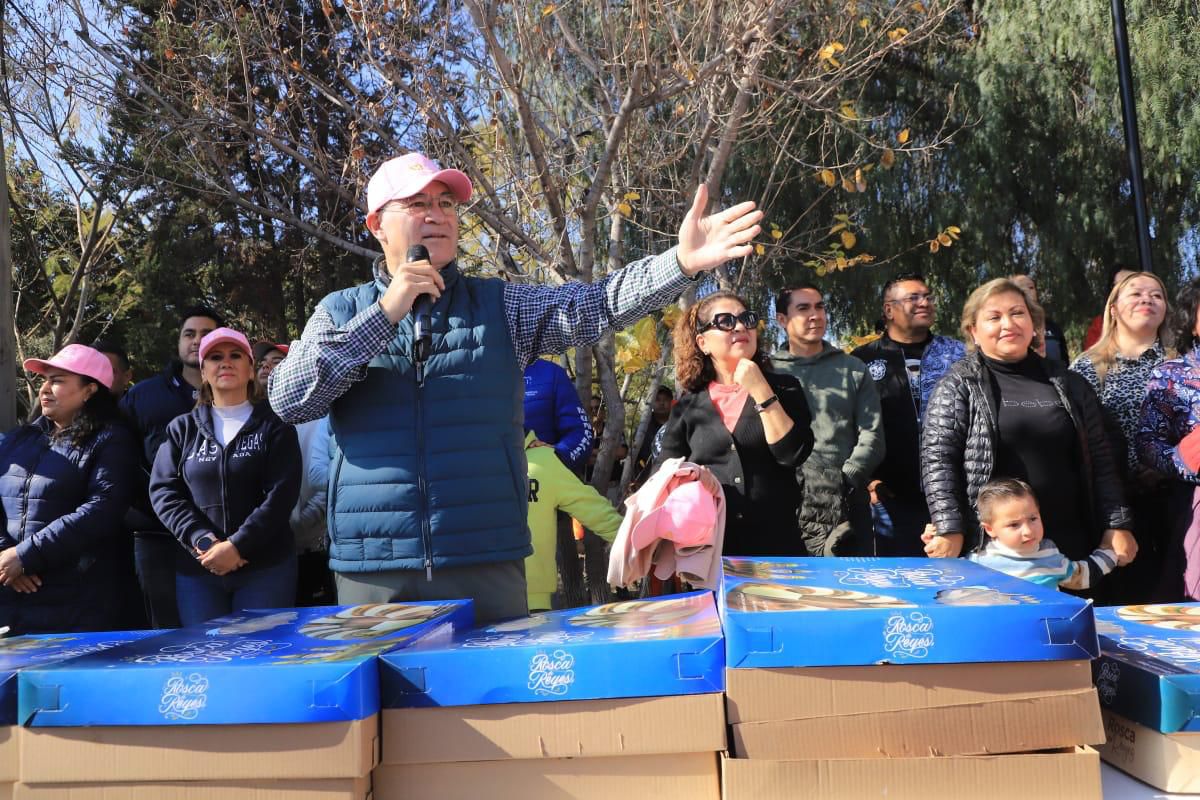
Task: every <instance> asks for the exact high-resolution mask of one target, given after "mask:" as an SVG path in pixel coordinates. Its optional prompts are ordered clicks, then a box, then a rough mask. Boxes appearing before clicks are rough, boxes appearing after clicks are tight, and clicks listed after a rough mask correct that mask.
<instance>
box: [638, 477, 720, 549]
mask: <svg viewBox="0 0 1200 800" xmlns="http://www.w3.org/2000/svg"><path fill="white" fill-rule="evenodd" d="M716 526H717V505H716V501H715V500H714V499H713V496H712V494H710V493H709V491H708V490H707V489H705V488H704V487H703V486H702V485H700V481H688V482H687V483H681V484H679V485H678V486H676V487H675V488H674V489H672V490H671V493H670V494H668V495H667V497H666V499H665V500H664V501H663V504H662V505H661V506H659V507H658V508H656V509H654V510H653V511H651V512H650V513H649V514H647V515H646V516H645V517H644V518H643V519H641V520H639V521H638V524H637V525H636V526H635V527H634V529H633V531H632V533H631V538H632V540H633V546H634V547H635V548H636V549H638V550H641V549H643V548H646V547H648V546H650V545H651V544H652V543H653V542H654V540H656V539H666V540H667V541H671V542H674V543H675V544H676V546H677V547H699V546H701V545H710V544H712V543H713V532H714V529H715V528H716Z"/></svg>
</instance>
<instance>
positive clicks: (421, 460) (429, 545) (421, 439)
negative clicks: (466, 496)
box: [413, 371, 433, 581]
mask: <svg viewBox="0 0 1200 800" xmlns="http://www.w3.org/2000/svg"><path fill="white" fill-rule="evenodd" d="M423 377H424V376H423V375H421V376H418V375H417V373H416V372H415V371H414V372H413V379H414V382H415V384H416V385H415V386H414V387H413V406H414V408H415V409H416V414H417V494H418V495H420V498H421V500H420V503H421V509H420V514H421V544H422V546H423V547H424V548H425V580H426V581H432V580H433V533H432V532H431V531H430V527H429V495H428V492H427V489H426V486H425V410H424V408H422V406H421V384H422V383H423V381H422V378H423Z"/></svg>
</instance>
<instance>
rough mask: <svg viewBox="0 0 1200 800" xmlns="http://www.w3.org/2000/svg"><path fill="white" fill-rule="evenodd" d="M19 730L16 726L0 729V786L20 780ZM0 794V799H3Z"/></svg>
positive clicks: (0, 793) (1, 793)
mask: <svg viewBox="0 0 1200 800" xmlns="http://www.w3.org/2000/svg"><path fill="white" fill-rule="evenodd" d="M20 736H21V729H20V728H18V727H17V726H16V725H5V726H3V727H0V785H3V784H5V783H11V782H13V781H17V780H20V778H21V740H20ZM3 796H4V795H3V792H0V797H3Z"/></svg>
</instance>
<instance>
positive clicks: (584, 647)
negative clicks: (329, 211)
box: [380, 591, 725, 708]
mask: <svg viewBox="0 0 1200 800" xmlns="http://www.w3.org/2000/svg"><path fill="white" fill-rule="evenodd" d="M380 661H381V666H380V669H381V670H382V678H383V705H384V707H385V708H404V707H429V706H464V705H485V704H491V703H538V702H550V701H557V700H597V699H608V698H619V697H658V696H662V695H677V694H711V693H713V692H720V691H722V690H723V689H724V688H725V647H724V643H723V641H722V638H721V624H720V620H719V618H718V616H717V610H716V606H715V605H714V604H713V599H712V593H711V592H707V591H703V592H691V593H688V594H681V595H671V596H667V597H657V598H652V599H649V600H627V601H624V602H619V603H608V604H605V605H602V606H594V607H592V608H572V609H566V610H562V611H551V612H547V613H545V614H536V615H534V616H532V617H528V618H525V619H519V620H513V621H511V622H505V623H501V624H498V625H492V626H489V627H485V628H478V629H476V630H472V631H465V632H458V633H456V634H455V635H454V637H452V638H451V639H450V640H449V641H429V642H419V643H417V644H416V645H414V646H412V647H406V648H404V649H402V650H395V651H392V652H389V653H386V654H384V655H383V657H382V658H381V659H380Z"/></svg>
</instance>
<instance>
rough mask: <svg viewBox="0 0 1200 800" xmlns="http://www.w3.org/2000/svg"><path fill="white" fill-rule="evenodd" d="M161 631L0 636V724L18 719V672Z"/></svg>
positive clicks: (6, 723)
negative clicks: (2, 637)
mask: <svg viewBox="0 0 1200 800" xmlns="http://www.w3.org/2000/svg"><path fill="white" fill-rule="evenodd" d="M158 633H160V631H118V632H115V633H114V632H103V633H56V634H37V635H32V636H14V637H12V638H9V639H0V725H15V724H16V722H17V674H18V673H19V672H20V671H21V670H23V669H31V668H35V667H43V666H46V665H47V664H53V663H55V662H59V661H66V660H68V659H71V658H78V657H79V656H85V655H88V654H89V653H96V652H99V651H101V650H108V649H110V648H113V647H116V646H118V645H122V644H125V643H127V642H132V641H136V640H138V639H144V638H146V637H148V636H154V635H155V634H158Z"/></svg>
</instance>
